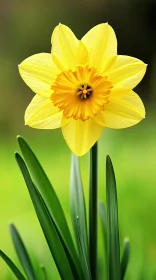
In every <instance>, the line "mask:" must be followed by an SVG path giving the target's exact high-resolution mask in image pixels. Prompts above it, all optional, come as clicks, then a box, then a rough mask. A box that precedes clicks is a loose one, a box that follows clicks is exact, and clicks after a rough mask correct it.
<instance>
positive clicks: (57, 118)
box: [19, 24, 146, 156]
mask: <svg viewBox="0 0 156 280" xmlns="http://www.w3.org/2000/svg"><path fill="white" fill-rule="evenodd" d="M51 41H52V50H51V53H50V54H49V53H40V54H35V55H32V56H31V57H29V58H27V59H25V60H24V61H23V62H22V63H21V64H20V65H19V71H20V75H21V77H22V79H23V80H24V81H25V83H26V84H27V85H28V86H29V87H30V88H31V89H32V90H33V91H34V92H35V93H36V95H35V97H34V98H33V99H32V101H31V103H30V104H29V106H28V108H27V109H26V112H25V123H26V125H28V126H31V127H33V128H39V129H55V128H59V127H61V128H62V133H63V136H64V138H65V140H66V142H67V144H68V146H69V147H70V149H71V150H72V152H73V153H74V154H76V155H78V156H80V155H83V154H85V153H87V152H88V150H89V149H90V148H91V147H92V146H93V145H94V143H95V142H96V141H97V140H98V138H99V137H100V135H101V133H102V132H103V129H104V127H110V128H125V127H129V126H132V125H135V124H137V123H138V122H139V121H141V120H142V119H143V118H144V117H145V109H144V105H143V103H142V101H141V99H140V98H139V96H138V95H137V94H136V93H135V92H134V91H132V89H133V88H134V87H135V86H136V85H137V84H138V83H139V82H140V81H141V79H142V78H143V76H144V74H145V71H146V64H144V63H143V62H142V61H141V60H139V59H137V58H134V57H130V56H125V55H117V40H116V36H115V33H114V30H113V29H112V27H111V26H110V25H108V24H99V25H97V26H95V27H94V28H92V29H91V30H90V31H89V32H88V33H87V34H86V35H85V36H84V37H83V38H82V39H81V40H78V39H77V38H76V37H75V35H74V33H73V32H72V31H71V30H70V28H68V27H67V26H65V25H62V24H59V25H58V26H57V27H56V28H55V29H54V32H53V34H52V40H51Z"/></svg>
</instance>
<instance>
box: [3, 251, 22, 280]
mask: <svg viewBox="0 0 156 280" xmlns="http://www.w3.org/2000/svg"><path fill="white" fill-rule="evenodd" d="M0 256H1V257H2V259H3V260H4V261H5V262H6V264H7V265H8V266H9V267H10V269H11V270H12V272H13V273H14V275H15V276H16V278H17V279H18V280H26V278H25V277H24V276H23V274H22V273H21V272H20V270H19V269H18V268H17V266H16V265H15V264H14V263H13V262H12V260H11V259H10V258H9V257H8V256H7V255H6V254H5V253H4V252H3V251H2V250H0Z"/></svg>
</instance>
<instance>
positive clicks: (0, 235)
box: [0, 0, 156, 280]
mask: <svg viewBox="0 0 156 280" xmlns="http://www.w3.org/2000/svg"><path fill="white" fill-rule="evenodd" d="M155 15H156V1H155V0H126V1H125V0H118V1H116V0H83V1H82V0H79V1H78V0H77V1H73V0H57V1H56V0H53V1H50V0H45V1H43V0H40V1H39V0H33V1H32V0H27V1H19V0H12V1H11V0H6V1H0V248H1V249H2V250H4V251H5V252H6V253H7V254H8V255H9V256H11V257H12V258H13V259H14V261H15V262H16V263H17V264H18V260H17V258H16V256H15V253H14V250H13V246H12V244H11V240H10V236H9V230H8V225H9V223H10V222H13V223H14V224H15V225H16V226H17V228H18V229H19V231H20V233H21V235H22V237H23V239H24V240H25V243H26V244H27V248H28V250H29V252H30V253H31V254H32V258H33V260H34V263H35V266H36V267H38V265H40V264H41V263H44V264H45V265H46V267H48V273H49V275H51V278H50V279H59V277H58V274H57V270H56V269H55V266H54V264H53V263H52V261H51V258H50V255H49V252H48V248H47V245H46V243H45V241H44V237H43V235H42V232H41V229H40V227H39V224H38V221H37V219H36V217H35V213H34V210H33V207H32V205H31V201H30V198H29V196H28V193H27V190H26V187H25V185H24V182H23V180H22V176H21V174H20V172H19V170H18V167H17V165H16V162H15V159H14V151H15V150H19V148H18V146H17V142H16V135H17V134H21V135H23V136H24V138H25V139H27V140H28V142H29V143H30V145H31V147H32V148H33V149H34V151H35V152H36V154H37V155H38V157H39V159H40V161H41V162H42V165H43V166H44V169H46V171H47V174H48V176H49V177H50V179H51V181H52V183H53V185H54V188H55V190H56V192H57V194H58V196H59V198H60V200H61V203H62V205H63V208H64V209H65V211H66V215H67V218H68V221H69V224H71V222H70V206H69V170H70V151H69V149H68V147H67V146H66V144H65V142H64V140H63V137H62V134H61V131H60V130H55V131H39V130H33V129H31V128H28V127H25V126H24V118H23V115H24V111H25V108H26V107H27V105H28V103H29V102H30V100H31V99H32V97H33V93H32V92H31V90H30V89H29V88H27V86H26V85H25V84H24V82H23V81H22V79H21V78H20V76H19V73H18V68H17V65H18V64H19V63H20V62H21V61H22V60H24V59H25V58H26V57H28V56H30V55H32V54H35V53H40V52H50V49H51V46H50V38H51V33H52V30H53V29H54V27H55V26H56V25H57V24H58V23H59V22H61V23H64V24H66V25H68V26H69V27H70V28H71V29H72V30H73V31H74V33H75V34H76V35H77V37H78V38H81V36H83V35H84V34H85V33H86V32H87V31H88V30H89V29H90V28H92V27H93V26H94V25H96V24H98V23H101V22H109V24H111V25H112V26H113V28H114V29H115V32H116V34H117V38H118V53H119V54H124V55H130V56H135V57H137V58H140V59H141V60H143V61H144V62H145V63H147V64H148V70H147V74H146V76H145V77H144V79H143V81H142V82H141V84H140V85H139V86H138V87H137V89H136V91H137V93H138V94H139V95H140V97H141V98H142V100H143V102H144V104H145V107H146V111H147V116H146V119H145V120H144V121H142V122H141V123H140V124H139V125H137V126H135V127H132V128H128V129H124V130H110V129H105V131H104V133H103V136H102V137H101V139H100V141H99V151H100V153H99V200H100V201H105V157H106V155H107V154H109V155H110V156H111V158H112V160H113V163H114V168H115V172H116V177H117V186H118V200H119V222H120V238H121V244H122V241H123V238H124V236H128V237H129V238H130V241H131V260H130V264H129V267H128V271H127V275H126V279H127V280H130V279H133V280H135V279H139V280H141V279H146V280H148V279H154V276H155V275H156V267H155V263H156V219H155V217H156V167H155V166H156V113H155V106H156V105H155V104H156V94H155V91H156V78H155V77H156V34H155V31H156V18H155ZM93 40H94V38H93ZM80 163H81V167H82V176H83V182H84V188H85V195H86V201H88V183H87V179H88V166H87V165H88V155H85V156H84V157H82V158H80ZM102 246H103V243H102V239H101V235H100V236H99V247H100V248H102ZM121 249H122V248H121ZM101 251H102V249H100V252H101ZM102 266H103V264H102V260H101V267H102ZM0 279H14V277H13V276H12V273H11V272H10V271H9V269H8V268H7V267H6V265H5V264H4V263H3V261H2V260H1V259H0Z"/></svg>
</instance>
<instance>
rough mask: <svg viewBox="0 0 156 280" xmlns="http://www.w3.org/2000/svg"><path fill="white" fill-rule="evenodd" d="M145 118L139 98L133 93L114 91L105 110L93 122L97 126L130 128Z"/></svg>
mask: <svg viewBox="0 0 156 280" xmlns="http://www.w3.org/2000/svg"><path fill="white" fill-rule="evenodd" d="M143 118H145V108H144V105H143V103H142V101H141V99H140V97H139V96H138V95H137V94H136V93H135V92H134V91H128V92H124V91H122V90H121V91H119V92H118V91H114V93H113V94H112V95H111V97H110V101H109V103H108V104H106V105H105V110H104V111H102V112H100V113H99V114H98V115H97V116H96V117H95V120H96V122H97V123H98V124H100V125H102V126H106V127H110V128H125V127H130V126H133V125H135V124H137V123H138V122H140V121H141V120H142V119H143Z"/></svg>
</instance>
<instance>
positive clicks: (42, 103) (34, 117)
mask: <svg viewBox="0 0 156 280" xmlns="http://www.w3.org/2000/svg"><path fill="white" fill-rule="evenodd" d="M61 120H62V112H60V111H59V109H58V108H57V107H54V106H53V104H52V101H51V100H50V99H49V98H45V97H42V96H39V95H37V94H36V95H35V97H34V98H33V99H32V101H31V103H30V104H29V106H28V107H27V109H26V112H25V124H26V125H28V126H31V127H33V128H39V129H55V128H59V127H61Z"/></svg>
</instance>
